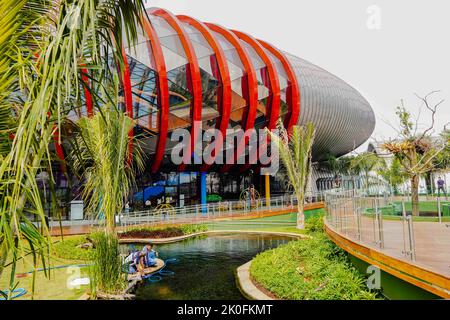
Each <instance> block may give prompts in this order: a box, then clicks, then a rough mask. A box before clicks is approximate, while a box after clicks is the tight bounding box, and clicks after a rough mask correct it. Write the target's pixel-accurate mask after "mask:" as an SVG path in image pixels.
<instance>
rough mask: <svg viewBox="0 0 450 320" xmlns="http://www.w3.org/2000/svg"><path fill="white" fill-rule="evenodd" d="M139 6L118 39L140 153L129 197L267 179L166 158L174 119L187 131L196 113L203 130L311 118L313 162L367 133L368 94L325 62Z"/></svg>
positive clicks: (254, 169)
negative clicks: (125, 39) (141, 167)
mask: <svg viewBox="0 0 450 320" xmlns="http://www.w3.org/2000/svg"><path fill="white" fill-rule="evenodd" d="M146 15H147V17H146V18H145V19H143V20H142V25H143V27H142V28H139V29H138V34H139V39H138V42H137V43H136V44H126V45H125V47H124V48H123V50H124V53H125V56H126V60H127V63H126V65H125V70H123V72H122V74H123V77H122V79H121V82H122V84H123V106H124V110H125V111H126V112H127V113H128V115H130V116H132V117H133V118H134V119H136V122H137V126H136V128H135V132H134V134H138V133H139V134H140V135H143V136H144V138H142V143H143V148H144V150H145V152H146V153H147V155H148V169H147V171H146V174H145V175H144V176H142V177H140V179H139V181H140V186H141V190H140V191H138V192H137V194H136V195H135V199H134V200H136V203H138V202H140V203H141V205H143V204H145V202H146V201H147V200H151V199H152V198H153V199H157V198H158V197H161V196H165V197H166V198H168V199H169V200H170V201H171V202H173V203H174V204H175V203H176V204H177V205H187V204H193V203H198V202H199V201H206V198H205V196H206V194H220V195H221V196H222V197H225V198H238V197H239V194H240V192H241V191H242V189H243V188H246V187H247V186H248V184H250V183H253V184H255V186H256V188H257V189H258V188H259V189H260V191H261V193H264V184H265V183H269V182H268V181H265V179H264V177H260V175H259V174H258V170H259V166H258V165H249V164H244V165H207V164H204V163H201V164H197V165H188V164H181V165H174V164H173V163H172V162H171V159H170V153H171V151H172V149H173V147H174V145H175V144H176V142H173V141H171V135H172V133H173V132H174V131H175V130H176V129H180V128H184V129H186V130H188V131H189V132H191V133H192V135H193V137H194V138H197V136H198V134H199V133H198V132H196V131H195V130H194V125H193V124H194V122H196V121H197V122H198V121H201V123H202V131H203V132H204V131H205V130H207V129H209V128H217V129H219V130H220V131H221V132H222V133H224V134H226V130H227V129H229V128H242V129H244V130H246V129H251V128H264V127H267V128H269V129H273V128H275V126H276V123H277V120H278V119H279V118H281V119H282V121H283V122H284V125H285V126H286V127H288V128H290V127H292V126H293V125H296V124H299V125H304V124H307V123H308V122H312V123H313V124H314V125H315V128H316V138H315V143H314V147H313V161H316V162H317V161H321V160H323V159H324V158H325V157H326V156H327V155H329V154H331V155H335V156H341V155H344V154H347V153H348V152H350V151H352V150H354V149H355V148H357V147H358V146H360V145H361V144H362V143H364V142H365V141H366V140H367V139H368V138H369V137H370V135H371V134H372V132H373V130H374V126H375V117H374V113H373V111H372V109H371V107H370V105H369V103H368V102H367V101H366V100H365V99H364V97H363V96H362V95H361V94H360V93H359V92H358V91H357V90H355V89H354V88H352V87H351V86H350V85H348V84H347V83H345V82H344V81H343V80H341V79H339V78H338V77H336V76H334V75H332V74H331V73H329V72H327V71H326V70H324V69H322V68H320V67H318V66H315V65H314V64H312V63H310V62H308V61H306V60H304V59H302V58H299V57H297V56H295V55H292V54H290V53H287V52H284V51H282V50H281V49H280V48H276V47H275V46H273V45H271V44H270V43H268V42H265V41H263V40H259V39H255V38H254V37H252V36H251V35H249V34H247V33H244V32H241V31H236V30H229V29H227V28H225V27H222V26H220V25H217V24H214V23H204V22H201V21H198V20H196V19H194V18H191V17H188V16H182V15H181V16H175V15H173V14H172V13H170V12H168V11H166V10H164V9H159V8H152V9H148V10H147V12H146ZM293 41H296V40H295V38H293ZM86 95H87V96H86V112H87V114H91V113H92V112H93V110H92V105H90V104H89V100H90V99H89V97H88V95H89V92H86ZM223 143H224V142H223ZM226 147H228V146H225V148H226ZM235 152H236V153H237V152H238V150H236V151H235ZM277 182H278V179H277V178H276V177H272V178H271V190H272V192H274V193H278V192H283V186H282V185H281V184H280V183H277ZM313 185H314V183H313ZM140 199H142V200H140ZM147 203H148V201H147Z"/></svg>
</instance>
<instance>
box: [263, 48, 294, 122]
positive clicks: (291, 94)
mask: <svg viewBox="0 0 450 320" xmlns="http://www.w3.org/2000/svg"><path fill="white" fill-rule="evenodd" d="M258 41H259V43H261V45H262V46H263V47H264V48H266V50H267V51H269V52H270V53H272V54H273V55H274V56H275V57H276V58H277V59H278V60H280V61H281V64H282V65H283V68H284V70H285V71H286V74H287V76H288V81H289V85H288V88H287V89H286V93H287V94H286V100H287V101H286V102H287V104H288V106H289V114H288V115H287V116H286V119H285V121H284V126H285V128H286V129H287V130H288V131H290V130H291V128H292V126H294V125H296V124H297V122H298V119H299V117H300V102H301V99H300V86H299V84H298V80H297V76H296V74H295V71H294V69H293V68H292V66H291V64H290V62H289V60H288V59H287V58H286V56H285V54H284V53H283V52H282V51H281V50H279V49H278V48H276V47H274V46H273V45H271V44H269V43H267V42H265V41H262V40H258Z"/></svg>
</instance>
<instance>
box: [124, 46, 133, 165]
mask: <svg viewBox="0 0 450 320" xmlns="http://www.w3.org/2000/svg"><path fill="white" fill-rule="evenodd" d="M122 59H123V63H124V70H123V73H122V85H123V93H124V99H125V113H126V115H127V116H128V117H130V118H131V119H133V92H132V91H131V75H130V66H129V64H128V59H127V54H126V53H125V48H124V47H123V46H122ZM128 138H129V145H128V156H127V163H128V164H131V162H132V161H133V138H134V128H133V129H131V130H130V132H128Z"/></svg>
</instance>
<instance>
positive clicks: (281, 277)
mask: <svg viewBox="0 0 450 320" xmlns="http://www.w3.org/2000/svg"><path fill="white" fill-rule="evenodd" d="M317 225H319V223H314V224H312V226H313V227H312V228H313V229H314V228H316V227H317ZM250 274H251V276H252V278H253V279H254V280H255V281H256V282H258V283H259V284H261V285H262V286H263V287H264V288H266V289H267V290H269V291H270V292H272V293H274V294H275V295H276V296H277V297H279V298H282V299H289V300H359V299H375V298H376V297H377V295H376V293H374V292H370V291H369V290H368V289H367V288H366V287H365V278H364V277H363V276H362V275H361V274H360V273H359V272H358V271H357V270H356V269H355V268H354V267H353V266H352V265H351V263H350V262H349V261H348V259H347V256H346V255H345V253H344V252H343V251H342V250H341V249H339V248H338V247H337V246H335V245H334V244H333V243H332V242H331V241H330V240H329V239H328V238H327V236H326V235H325V234H323V233H316V234H314V236H313V237H312V238H311V239H304V240H298V241H292V242H290V243H288V244H286V245H283V246H280V247H278V248H277V249H274V250H270V251H266V252H263V253H261V254H259V255H258V256H257V257H256V258H255V259H253V261H252V264H251V267H250Z"/></svg>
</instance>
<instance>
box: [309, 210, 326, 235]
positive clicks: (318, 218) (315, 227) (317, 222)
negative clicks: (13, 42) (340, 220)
mask: <svg viewBox="0 0 450 320" xmlns="http://www.w3.org/2000/svg"><path fill="white" fill-rule="evenodd" d="M323 217H324V215H323V214H317V215H315V216H313V217H310V218H309V219H307V220H306V222H305V229H306V231H307V232H309V233H316V232H322V231H323V228H324V223H323Z"/></svg>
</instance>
